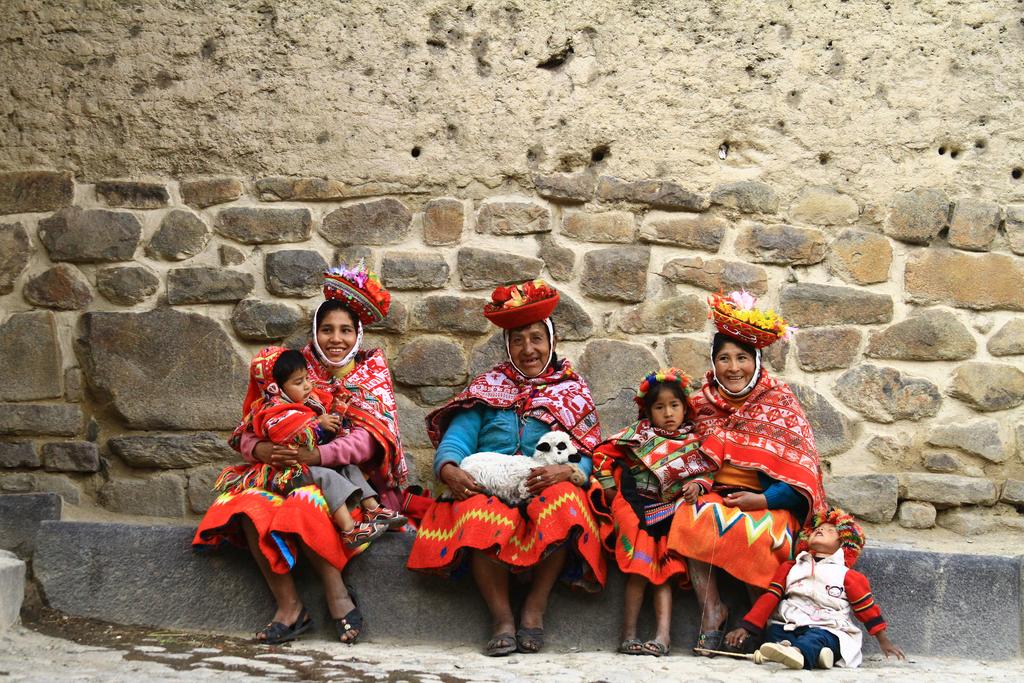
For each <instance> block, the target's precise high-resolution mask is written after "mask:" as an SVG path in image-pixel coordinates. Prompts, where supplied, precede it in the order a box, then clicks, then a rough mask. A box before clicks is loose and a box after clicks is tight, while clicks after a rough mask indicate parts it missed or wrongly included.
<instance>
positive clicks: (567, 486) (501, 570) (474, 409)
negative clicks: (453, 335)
mask: <svg viewBox="0 0 1024 683" xmlns="http://www.w3.org/2000/svg"><path fill="white" fill-rule="evenodd" d="M557 304H558V292H556V291H555V290H554V289H552V288H551V287H549V286H548V285H547V284H545V283H544V282H543V281H541V280H534V281H531V282H527V283H525V284H523V285H519V286H511V287H498V288H497V289H495V290H494V293H493V294H492V296H491V302H490V303H489V304H487V306H486V307H485V308H484V315H485V316H486V317H487V318H488V319H489V320H490V321H491V322H493V323H495V324H496V325H498V327H501V328H502V329H503V330H504V336H505V347H506V350H507V352H508V360H507V361H505V362H503V363H500V364H498V365H497V366H495V367H494V368H492V369H491V370H489V371H487V372H485V373H483V374H482V375H480V376H478V377H477V378H475V379H474V380H473V381H472V382H471V383H470V384H469V386H468V387H467V388H466V389H465V390H464V391H463V392H462V393H461V394H459V395H458V396H456V397H455V398H454V399H452V400H451V401H450V402H449V403H447V404H446V405H444V406H442V407H441V408H439V409H437V410H435V411H434V412H432V413H431V414H430V415H428V416H427V429H428V432H429V434H430V438H431V440H432V441H433V443H434V445H435V446H436V447H437V453H436V455H435V457H434V472H435V474H436V475H437V476H438V478H439V479H440V480H441V481H442V482H444V484H445V485H446V486H447V487H448V490H449V491H450V492H451V496H450V498H442V499H440V500H438V501H437V502H436V503H435V504H434V505H433V506H432V507H431V508H430V509H429V510H428V511H427V513H426V514H425V515H424V517H423V520H422V522H421V524H420V528H419V532H418V534H417V536H416V542H415V544H414V545H413V549H412V553H411V554H410V556H409V563H408V566H409V568H410V569H415V570H420V571H429V572H439V573H444V574H448V573H450V572H451V571H452V570H454V569H457V568H458V567H460V566H461V565H463V563H467V562H468V563H469V565H470V566H471V569H472V572H473V577H474V579H475V580H476V584H477V586H478V587H479V589H480V593H481V595H482V596H483V599H484V601H485V602H486V603H487V607H488V609H489V610H490V613H491V618H492V638H491V640H490V641H489V642H488V643H487V646H486V649H485V654H488V655H491V656H501V655H507V654H510V653H512V652H515V651H516V650H518V651H520V652H526V653H531V652H538V651H539V650H540V649H541V647H542V646H543V644H544V621H543V620H544V612H545V610H546V608H547V602H548V596H549V594H550V592H551V589H552V587H553V586H554V584H555V582H556V581H557V580H558V579H559V578H560V577H561V578H562V579H563V580H567V581H569V582H570V583H574V584H576V585H579V586H581V587H584V588H589V589H593V590H596V589H598V588H599V587H601V586H603V585H604V579H605V570H606V565H605V558H604V555H603V554H602V552H601V542H600V539H599V538H598V530H597V526H596V524H595V522H594V518H593V516H592V514H591V512H590V508H589V507H588V503H587V501H586V499H585V496H584V494H583V491H582V490H581V488H580V487H581V486H583V485H584V484H585V483H586V482H587V479H588V477H589V476H590V469H591V459H590V453H591V451H593V449H594V447H595V446H596V445H597V444H598V442H599V441H600V434H601V430H600V425H599V424H598V419H597V412H596V409H595V406H594V402H593V399H592V398H591V396H590V390H589V389H588V388H587V384H586V382H584V381H583V379H582V378H581V377H580V376H579V375H577V374H576V373H575V371H574V370H573V368H572V365H571V364H570V363H569V361H568V360H565V359H559V358H558V356H557V355H556V354H555V343H556V337H555V331H554V327H553V325H552V324H551V319H550V316H551V313H552V312H553V311H554V309H555V306H556V305H557ZM551 430H560V431H563V432H566V433H567V434H568V435H569V437H570V439H571V441H572V443H573V445H574V446H575V447H576V448H577V450H578V451H580V453H582V454H583V456H584V457H583V458H582V460H581V461H580V462H579V463H578V464H566V465H547V466H544V467H537V468H534V469H533V470H532V471H531V473H530V476H529V478H528V480H527V484H528V486H529V488H530V491H531V493H532V494H533V496H534V497H533V498H532V499H531V500H530V501H529V502H528V503H527V504H525V505H524V506H520V507H510V506H508V505H506V504H505V503H503V502H502V501H500V500H498V499H497V498H495V497H493V496H489V495H486V494H485V493H483V492H482V491H481V488H480V486H479V485H478V484H477V482H476V481H475V480H474V479H473V477H471V476H470V475H469V474H467V473H466V472H465V471H463V470H462V469H461V468H460V467H459V463H460V462H461V461H462V459H463V458H465V457H466V456H468V455H471V454H473V453H477V452H483V451H489V452H496V453H505V454H507V455H510V456H513V455H514V456H519V457H530V456H531V455H532V454H533V452H534V447H535V446H536V444H537V441H538V440H539V439H540V437H542V436H543V435H544V434H546V433H547V432H549V431H551ZM527 569H532V571H533V582H532V584H531V586H530V590H529V593H528V594H527V596H526V600H525V602H524V605H523V609H522V612H521V613H520V615H519V628H518V630H517V629H516V619H515V615H514V614H513V613H512V607H511V605H510V602H509V573H510V572H521V571H524V570H527Z"/></svg>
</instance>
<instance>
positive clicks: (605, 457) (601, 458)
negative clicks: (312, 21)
mask: <svg viewBox="0 0 1024 683" xmlns="http://www.w3.org/2000/svg"><path fill="white" fill-rule="evenodd" d="M593 457H594V469H593V476H594V478H595V479H597V482H598V483H599V484H600V485H601V488H605V489H608V488H615V486H616V483H615V472H614V469H613V467H614V465H615V461H616V460H619V461H624V460H625V459H626V453H625V452H624V451H623V450H622V448H620V447H619V446H616V445H615V444H613V443H611V442H609V441H606V442H604V443H603V444H601V445H600V446H598V447H597V448H595V449H594V456H593Z"/></svg>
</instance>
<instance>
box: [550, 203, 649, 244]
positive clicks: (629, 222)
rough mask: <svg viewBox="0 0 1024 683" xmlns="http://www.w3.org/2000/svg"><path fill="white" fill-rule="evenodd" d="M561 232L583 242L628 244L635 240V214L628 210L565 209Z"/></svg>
mask: <svg viewBox="0 0 1024 683" xmlns="http://www.w3.org/2000/svg"><path fill="white" fill-rule="evenodd" d="M562 234H564V235H565V236H566V237H572V238H573V239H577V240H582V241H584V242H613V243H622V244H629V243H630V242H634V241H636V216H634V215H633V213H632V212H630V211H604V212H602V213H589V212H587V211H567V212H566V213H565V215H563V216H562Z"/></svg>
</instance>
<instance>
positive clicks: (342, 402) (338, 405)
mask: <svg viewBox="0 0 1024 683" xmlns="http://www.w3.org/2000/svg"><path fill="white" fill-rule="evenodd" d="M350 405H352V394H343V395H341V396H338V397H336V398H335V399H334V408H333V410H332V412H334V413H337V414H338V418H339V419H341V418H342V417H344V416H345V413H347V412H348V407H349V406H350Z"/></svg>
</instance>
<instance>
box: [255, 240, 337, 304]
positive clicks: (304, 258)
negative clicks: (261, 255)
mask: <svg viewBox="0 0 1024 683" xmlns="http://www.w3.org/2000/svg"><path fill="white" fill-rule="evenodd" d="M325 270H327V261H325V260H324V257H323V256H321V255H320V254H318V253H317V252H315V251H311V250H309V249H285V250H283V251H274V252H271V253H269V254H267V256H266V258H265V259H264V260H263V278H264V281H265V282H266V283H267V290H268V291H269V292H270V293H271V294H276V295H277V296H298V297H309V296H313V295H314V294H317V293H319V292H320V291H321V288H322V287H323V282H324V271H325Z"/></svg>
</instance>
